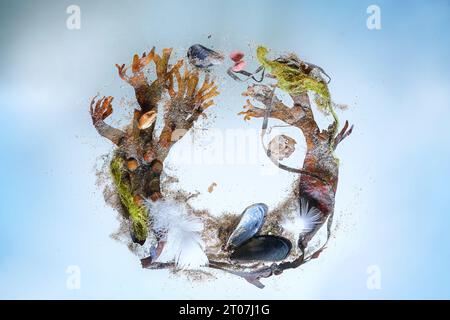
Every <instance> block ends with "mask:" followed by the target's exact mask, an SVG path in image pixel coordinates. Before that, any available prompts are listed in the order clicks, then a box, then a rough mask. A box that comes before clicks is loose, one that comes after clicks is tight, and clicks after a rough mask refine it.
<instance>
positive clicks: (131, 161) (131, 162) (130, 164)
mask: <svg viewBox="0 0 450 320" xmlns="http://www.w3.org/2000/svg"><path fill="white" fill-rule="evenodd" d="M138 167H139V163H138V162H137V161H136V160H135V159H129V160H128V161H127V168H128V170H130V171H134V170H136V169H137V168H138Z"/></svg>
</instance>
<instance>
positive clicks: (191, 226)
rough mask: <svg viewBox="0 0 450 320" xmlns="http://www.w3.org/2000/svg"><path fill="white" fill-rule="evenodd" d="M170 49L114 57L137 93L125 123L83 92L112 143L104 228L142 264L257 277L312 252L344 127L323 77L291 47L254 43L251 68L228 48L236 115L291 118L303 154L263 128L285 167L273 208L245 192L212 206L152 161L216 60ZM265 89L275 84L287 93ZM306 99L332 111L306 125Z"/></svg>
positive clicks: (213, 87)
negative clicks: (109, 209) (112, 216)
mask: <svg viewBox="0 0 450 320" xmlns="http://www.w3.org/2000/svg"><path fill="white" fill-rule="evenodd" d="M171 55H172V49H163V51H162V54H161V55H160V54H158V53H157V52H156V51H155V48H153V49H152V50H150V51H149V52H144V53H143V54H142V55H138V54H136V55H134V56H133V59H132V61H131V64H130V65H125V64H122V65H116V68H117V70H118V74H119V77H120V78H121V79H122V80H123V81H125V82H126V83H127V84H129V85H130V86H131V87H132V88H133V89H134V93H135V97H136V102H137V105H138V106H137V107H136V108H135V109H134V112H133V115H132V117H131V121H130V123H129V124H128V125H127V126H126V127H124V128H115V127H113V126H111V125H109V124H107V123H106V121H105V120H106V119H107V118H108V117H109V116H110V115H111V114H112V113H113V107H112V102H113V99H114V98H113V97H111V96H107V97H103V98H100V99H99V98H98V97H97V96H96V97H94V98H93V99H92V100H91V104H90V114H91V118H92V123H93V125H94V127H95V129H96V130H97V132H98V133H99V134H100V135H101V136H103V137H104V138H106V139H108V140H110V141H111V142H112V143H113V144H114V145H115V149H114V151H113V152H112V153H111V155H110V156H109V157H106V158H105V159H106V160H105V164H107V165H106V166H105V168H107V170H104V171H103V173H106V181H108V182H110V183H109V184H107V186H106V188H105V193H104V194H105V199H106V200H107V202H108V203H109V204H110V205H112V206H113V207H114V208H115V209H116V210H117V211H118V212H119V213H120V217H121V228H120V230H119V231H118V232H117V233H115V234H114V237H115V238H116V239H118V240H120V241H123V242H125V243H126V244H127V245H128V247H129V248H130V249H131V250H132V251H133V252H134V253H135V254H136V255H137V256H138V257H139V259H140V261H141V265H142V267H144V268H148V269H166V268H168V269H171V270H173V271H182V272H191V273H192V272H193V273H195V272H198V273H208V272H210V271H211V270H212V269H216V270H222V271H225V272H227V273H231V274H234V275H236V276H240V277H242V278H244V279H245V280H247V281H248V282H250V283H252V284H254V285H256V286H257V287H260V288H262V287H264V285H263V284H262V283H261V282H260V279H261V278H267V277H270V276H273V275H280V274H281V273H283V272H284V271H285V270H287V269H294V268H297V267H299V266H301V265H303V264H304V263H306V262H308V261H310V260H312V259H316V258H318V257H319V255H320V253H321V252H322V251H323V249H324V248H325V246H326V244H327V242H328V240H329V239H330V235H331V230H332V221H333V213H334V205H335V194H336V190H337V184H338V172H339V161H338V159H337V157H336V155H335V150H336V147H337V146H338V145H339V143H341V142H342V141H343V140H344V139H345V138H346V137H347V136H349V135H350V134H351V132H352V130H353V126H351V127H349V123H348V122H347V121H346V122H345V124H344V125H343V126H342V128H340V124H339V119H338V116H337V114H336V111H335V109H336V108H342V105H338V104H335V103H334V102H333V101H332V100H331V96H330V92H329V89H328V84H329V82H330V80H331V78H330V77H329V76H328V75H327V74H326V73H325V71H324V70H323V69H322V68H321V67H318V66H316V65H314V64H312V63H308V62H306V61H303V60H302V59H300V58H299V57H298V56H297V55H296V54H293V53H289V54H285V55H280V56H278V57H275V58H269V55H270V51H269V50H268V49H266V48H265V47H262V46H260V47H258V48H257V50H256V57H257V60H258V63H259V67H258V68H257V69H256V70H255V71H254V72H249V71H247V70H245V66H246V61H245V59H244V57H245V55H244V53H242V52H240V51H233V52H231V53H230V55H229V56H230V61H229V62H230V63H232V65H231V66H230V68H228V70H227V72H226V73H227V74H228V75H229V76H230V78H231V79H232V80H233V81H238V82H242V83H248V86H247V89H246V90H245V91H244V92H243V95H244V96H246V97H247V98H248V99H247V103H246V105H245V106H244V110H243V111H241V112H239V115H241V116H243V117H244V120H251V119H253V118H260V119H261V120H262V128H261V136H262V137H263V136H264V135H265V133H266V130H267V128H268V121H269V119H277V120H279V121H282V122H284V123H285V124H286V125H288V126H292V127H294V128H298V129H299V131H300V132H301V133H302V134H303V136H304V138H305V141H306V154H305V158H304V160H303V164H302V165H301V167H300V169H297V168H291V167H288V166H286V165H284V164H282V163H281V161H282V160H283V159H285V158H287V157H289V156H290V155H291V154H292V153H293V151H294V150H295V143H296V142H295V139H293V138H291V137H288V136H285V135H281V136H277V137H275V138H274V139H273V140H272V141H271V142H270V143H269V144H268V146H267V147H266V146H265V145H264V148H265V151H266V153H267V156H268V157H269V159H270V160H271V161H272V162H273V163H274V165H276V166H278V167H279V168H281V169H283V170H287V171H289V172H292V173H293V174H295V175H297V179H296V180H295V183H294V185H293V187H292V190H291V191H290V192H289V193H288V194H287V195H286V198H285V199H284V200H282V201H281V203H280V204H279V205H278V206H277V207H276V208H269V207H268V206H267V205H265V204H264V203H255V204H251V205H249V206H248V207H247V208H245V209H244V208H243V211H242V212H241V213H240V214H224V215H222V216H219V217H215V216H212V215H211V214H210V213H209V212H208V211H206V210H195V209H194V208H193V207H192V206H191V205H190V204H189V200H190V199H191V198H192V197H195V195H189V194H186V193H185V192H183V191H182V190H177V191H173V190H172V191H171V190H170V188H169V186H170V185H171V183H172V182H174V181H175V180H176V177H170V176H168V175H167V173H166V172H165V170H164V163H165V160H166V158H167V156H168V155H169V153H170V150H171V148H172V147H173V146H174V145H175V144H176V143H177V142H178V141H179V140H180V139H182V138H183V136H185V135H186V133H187V132H189V131H190V130H191V129H192V127H193V125H194V123H195V122H196V121H197V120H198V119H199V118H200V117H204V116H205V112H206V110H207V109H208V108H210V107H212V106H213V105H214V100H213V99H214V98H215V97H216V96H218V95H219V87H218V85H217V84H216V83H215V80H214V79H213V77H212V76H211V75H212V74H213V71H212V69H214V68H215V66H217V65H218V64H223V63H225V55H224V54H222V53H220V52H216V51H214V50H212V49H209V48H206V47H204V46H202V45H199V44H197V45H193V46H191V47H190V48H189V50H188V51H187V54H186V57H185V58H182V59H179V60H178V61H175V62H171V59H170V58H171ZM151 64H154V69H153V70H154V71H153V72H149V70H150V67H149V66H150V65H151ZM150 78H152V80H150ZM276 90H281V91H283V92H284V93H287V94H288V95H289V96H290V97H291V98H292V102H293V103H292V105H286V104H285V103H284V102H283V101H282V99H280V98H279V97H278V96H277V91H276ZM255 103H256V104H259V105H260V106H259V107H258V106H256V105H255ZM314 108H316V109H317V110H319V111H321V112H323V113H325V114H326V115H329V116H331V117H332V122H331V123H330V125H329V126H328V128H327V129H325V130H321V129H320V128H319V126H318V125H317V123H316V121H315V119H314V112H313V109H314ZM157 120H159V121H157ZM158 126H159V129H157V128H158Z"/></svg>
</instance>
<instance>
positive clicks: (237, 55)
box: [230, 50, 244, 62]
mask: <svg viewBox="0 0 450 320" xmlns="http://www.w3.org/2000/svg"><path fill="white" fill-rule="evenodd" d="M230 58H231V60H233V61H234V62H239V61H241V60H242V58H244V53H243V52H242V51H239V50H235V51H232V52H231V53H230Z"/></svg>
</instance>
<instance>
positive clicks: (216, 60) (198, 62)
mask: <svg viewBox="0 0 450 320" xmlns="http://www.w3.org/2000/svg"><path fill="white" fill-rule="evenodd" d="M187 57H188V59H189V62H190V63H191V64H193V65H194V66H196V67H198V68H207V67H211V66H213V65H217V64H220V63H221V62H222V61H223V59H224V57H223V55H222V54H220V53H219V52H216V51H214V50H211V49H209V48H206V47H204V46H202V45H201V44H194V45H193V46H191V47H190V48H189V49H188V52H187Z"/></svg>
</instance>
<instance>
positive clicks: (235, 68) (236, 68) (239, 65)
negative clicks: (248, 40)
mask: <svg viewBox="0 0 450 320" xmlns="http://www.w3.org/2000/svg"><path fill="white" fill-rule="evenodd" d="M246 65H247V63H246V62H245V61H239V62H236V63H235V64H234V66H233V68H231V70H232V71H233V72H239V71H242V70H244V68H245V66H246Z"/></svg>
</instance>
